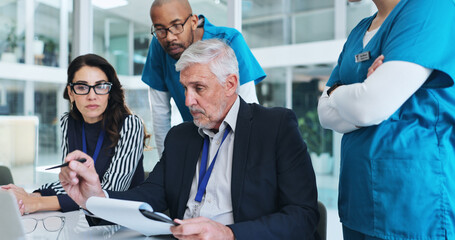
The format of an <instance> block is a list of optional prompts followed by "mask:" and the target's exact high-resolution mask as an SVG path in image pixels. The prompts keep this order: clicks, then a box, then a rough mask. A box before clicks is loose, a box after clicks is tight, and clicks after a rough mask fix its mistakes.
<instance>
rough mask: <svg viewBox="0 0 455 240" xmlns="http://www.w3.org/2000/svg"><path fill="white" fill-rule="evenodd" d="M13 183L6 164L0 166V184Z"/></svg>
mask: <svg viewBox="0 0 455 240" xmlns="http://www.w3.org/2000/svg"><path fill="white" fill-rule="evenodd" d="M10 183H14V181H13V176H12V175H11V171H10V170H9V168H8V167H7V166H0V185H7V184H10Z"/></svg>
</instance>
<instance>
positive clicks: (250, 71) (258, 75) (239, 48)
mask: <svg viewBox="0 0 455 240" xmlns="http://www.w3.org/2000/svg"><path fill="white" fill-rule="evenodd" d="M229 45H230V46H231V48H232V49H233V50H234V52H235V56H236V57H237V61H238V63H239V76H240V85H243V84H245V83H247V82H250V81H254V83H255V84H258V83H259V82H261V81H262V80H263V79H264V78H265V76H266V75H265V72H264V70H263V69H262V67H261V66H260V65H259V63H258V61H257V60H256V58H255V57H254V55H253V53H252V52H251V50H250V48H249V47H248V45H247V44H246V42H245V39H244V38H243V36H242V34H240V33H238V34H236V35H235V36H234V38H232V39H231V42H230V43H229Z"/></svg>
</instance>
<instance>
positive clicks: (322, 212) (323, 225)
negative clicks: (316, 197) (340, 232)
mask: <svg viewBox="0 0 455 240" xmlns="http://www.w3.org/2000/svg"><path fill="white" fill-rule="evenodd" d="M318 210H319V223H318V228H317V230H316V231H317V232H318V234H319V237H320V238H321V240H326V239H327V209H326V208H325V206H324V204H323V203H322V202H320V201H318Z"/></svg>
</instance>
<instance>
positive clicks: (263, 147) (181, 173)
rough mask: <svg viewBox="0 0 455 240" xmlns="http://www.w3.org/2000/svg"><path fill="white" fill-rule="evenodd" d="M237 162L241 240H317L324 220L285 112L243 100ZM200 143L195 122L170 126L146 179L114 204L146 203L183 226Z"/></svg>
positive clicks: (235, 198) (235, 200)
mask: <svg viewBox="0 0 455 240" xmlns="http://www.w3.org/2000/svg"><path fill="white" fill-rule="evenodd" d="M234 132H235V138H234V153H233V162H232V165H233V166H232V183H231V191H232V207H233V215H234V222H235V223H234V224H232V225H230V226H229V227H230V228H231V229H232V231H233V232H234V235H235V237H236V239H314V238H315V237H316V233H315V231H316V225H317V223H318V219H319V213H318V210H317V209H318V208H317V190H316V181H315V175H314V171H313V167H312V165H311V160H310V157H309V155H308V152H307V147H306V145H305V143H304V142H303V140H302V138H301V135H300V133H299V130H298V127H297V121H296V117H295V114H294V113H293V112H292V111H291V110H289V109H285V108H264V107H262V106H260V105H257V104H247V103H245V102H244V101H243V100H241V103H240V110H239V114H238V119H237V125H236V129H235V131H234ZM202 145H203V138H202V137H201V136H200V135H199V133H198V128H197V127H196V126H195V125H194V124H193V123H192V122H185V123H182V124H180V125H178V126H176V127H173V128H172V129H171V130H170V131H169V133H168V135H167V136H166V140H165V144H164V146H165V150H164V152H163V156H162V158H161V160H160V162H158V163H157V165H156V166H155V168H154V169H153V171H152V172H151V174H150V176H149V178H148V179H147V180H146V181H145V182H144V183H143V184H141V185H139V186H138V187H136V188H134V189H132V190H129V191H126V192H111V191H108V193H109V196H110V197H112V198H120V199H129V200H136V201H144V202H148V203H149V204H150V205H151V206H152V207H153V208H154V210H155V211H159V212H163V211H165V210H167V209H169V213H170V215H171V218H179V219H182V218H183V216H184V213H185V209H186V204H187V202H188V198H189V194H190V189H191V183H192V181H193V176H194V174H195V172H196V164H197V161H198V157H199V155H200V153H201V150H202Z"/></svg>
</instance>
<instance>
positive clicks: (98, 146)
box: [82, 122, 104, 162]
mask: <svg viewBox="0 0 455 240" xmlns="http://www.w3.org/2000/svg"><path fill="white" fill-rule="evenodd" d="M103 140H104V131H103V130H101V131H100V135H99V136H98V141H97V142H96V148H95V152H94V153H93V157H92V158H93V162H96V159H97V158H98V155H99V154H100V150H101V145H103ZM82 151H83V152H84V153H86V154H88V153H87V140H86V139H85V123H84V122H82Z"/></svg>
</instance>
